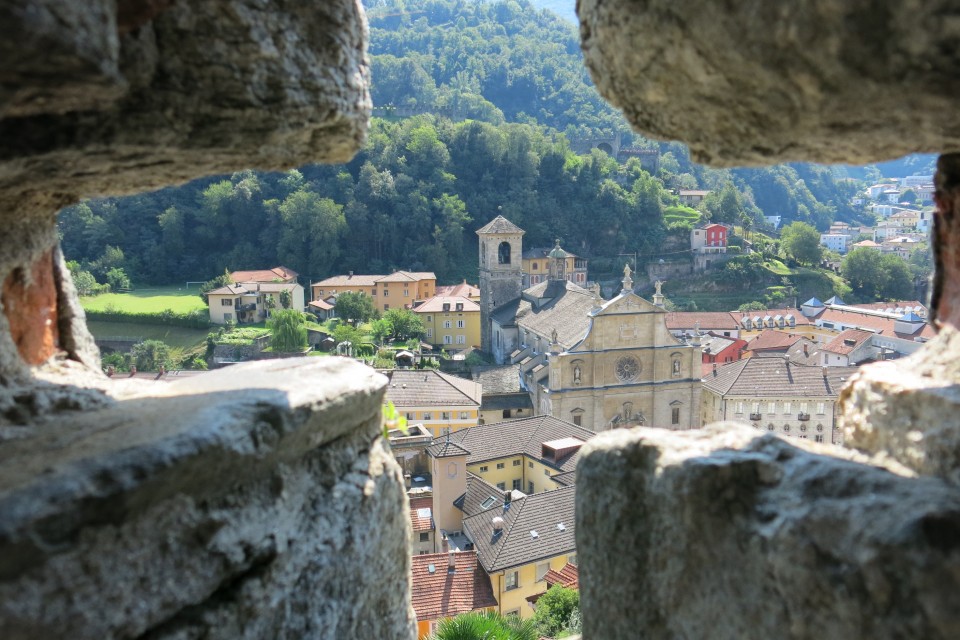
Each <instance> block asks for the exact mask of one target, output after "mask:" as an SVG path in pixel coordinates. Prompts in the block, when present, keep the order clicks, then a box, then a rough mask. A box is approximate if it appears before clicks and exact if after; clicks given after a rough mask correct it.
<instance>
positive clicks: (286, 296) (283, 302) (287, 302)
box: [280, 289, 293, 309]
mask: <svg viewBox="0 0 960 640" xmlns="http://www.w3.org/2000/svg"><path fill="white" fill-rule="evenodd" d="M280 306H281V307H283V308H284V309H289V308H290V307H292V306H293V294H292V293H290V290H289V289H284V290H283V291H281V292H280Z"/></svg>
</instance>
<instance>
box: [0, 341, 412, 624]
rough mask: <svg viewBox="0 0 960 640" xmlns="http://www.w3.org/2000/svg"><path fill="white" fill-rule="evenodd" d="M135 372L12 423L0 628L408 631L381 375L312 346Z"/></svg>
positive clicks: (5, 477)
mask: <svg viewBox="0 0 960 640" xmlns="http://www.w3.org/2000/svg"><path fill="white" fill-rule="evenodd" d="M318 360H319V361H318ZM135 382H141V381H130V380H127V381H117V382H116V383H115V384H114V386H113V387H112V393H111V397H112V400H111V402H110V403H109V405H107V406H105V407H103V408H101V409H99V410H95V411H86V412H80V413H76V412H74V413H72V414H71V413H70V412H69V411H66V410H61V411H59V412H55V413H54V414H52V415H49V416H48V417H44V418H39V419H35V420H34V421H33V422H32V423H31V425H30V426H29V427H21V428H19V429H16V428H8V429H7V430H5V431H4V432H3V434H2V435H3V436H5V437H7V438H8V440H7V441H5V442H2V445H0V637H3V638H5V639H9V640H19V639H23V640H28V639H30V640H33V639H36V638H54V637H66V636H67V635H69V636H70V637H73V638H91V639H98V640H99V639H104V638H155V639H159V638H200V637H203V638H225V639H227V638H229V639H234V638H331V639H334V638H336V639H341V638H358V639H360V638H413V637H414V635H413V634H414V624H413V617H412V616H413V612H412V609H411V607H410V600H409V586H408V580H409V555H408V547H407V545H408V544H409V536H410V531H409V529H410V524H409V518H408V517H407V515H406V508H405V503H406V496H405V492H404V486H403V479H402V476H401V474H400V470H399V467H398V466H397V464H396V462H395V461H394V460H393V458H392V456H391V455H390V454H389V452H385V451H384V449H383V446H382V444H381V440H380V438H379V437H378V436H379V435H380V432H381V422H380V420H381V418H380V406H381V403H382V401H383V393H384V390H385V385H386V379H385V378H384V377H383V376H381V375H379V374H377V373H375V372H374V371H373V370H372V369H369V368H367V367H364V366H362V365H359V364H357V363H355V362H352V361H349V360H346V359H343V358H322V359H315V358H310V359H299V360H285V361H278V362H271V363H250V364H244V365H236V366H234V367H230V368H228V369H223V370H220V371H216V372H211V373H208V374H204V375H203V376H201V377H195V378H191V379H189V380H184V381H182V382H174V383H151V382H142V383H141V384H139V385H134V384H133V383H135ZM64 425H69V428H68V429H64Z"/></svg>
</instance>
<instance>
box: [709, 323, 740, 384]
mask: <svg viewBox="0 0 960 640" xmlns="http://www.w3.org/2000/svg"><path fill="white" fill-rule="evenodd" d="M746 345H747V341H746V340H741V339H740V338H728V337H724V336H721V335H718V334H716V333H708V334H706V335H705V336H701V338H700V347H701V349H702V351H703V356H702V360H701V363H702V365H703V366H702V367H701V372H702V374H703V375H706V374H707V373H709V372H710V371H711V370H712V369H713V368H714V367H717V366H723V365H725V364H729V363H731V362H736V361H737V360H739V359H740V355H741V354H742V353H743V349H744V347H746Z"/></svg>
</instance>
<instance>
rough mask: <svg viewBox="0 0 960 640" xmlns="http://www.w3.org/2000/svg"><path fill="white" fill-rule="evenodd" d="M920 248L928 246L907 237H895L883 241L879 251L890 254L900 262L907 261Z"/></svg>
mask: <svg viewBox="0 0 960 640" xmlns="http://www.w3.org/2000/svg"><path fill="white" fill-rule="evenodd" d="M922 246H929V245H927V244H926V243H925V242H921V241H919V240H917V239H915V238H911V237H909V236H897V237H895V238H888V239H887V240H884V241H883V244H881V245H880V251H881V252H882V253H892V254H894V255H896V256H897V257H899V258H901V259H902V260H909V259H910V255H911V254H912V253H913V252H914V251H916V250H917V249H919V248H920V247H922Z"/></svg>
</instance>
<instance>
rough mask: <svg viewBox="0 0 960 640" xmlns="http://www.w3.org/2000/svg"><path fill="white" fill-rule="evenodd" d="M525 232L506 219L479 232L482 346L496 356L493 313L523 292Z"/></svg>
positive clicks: (495, 222) (496, 220)
mask: <svg viewBox="0 0 960 640" xmlns="http://www.w3.org/2000/svg"><path fill="white" fill-rule="evenodd" d="M523 234H524V231H523V229H521V228H520V227H518V226H517V225H515V224H513V223H512V222H510V221H509V220H507V219H506V218H504V217H503V216H497V217H496V218H494V219H493V220H491V221H490V222H489V223H488V224H486V225H485V226H483V227H481V228H480V229H477V235H478V236H480V346H481V348H482V349H483V351H484V352H486V353H493V343H492V342H491V339H492V337H493V336H492V335H491V333H490V314H491V313H493V310H494V309H496V308H497V307H498V306H499V305H502V304H504V303H506V302H509V301H511V300H513V299H514V298H519V297H520V292H521V291H522V290H523V287H522V284H521V283H522V282H523V260H522V252H523Z"/></svg>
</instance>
